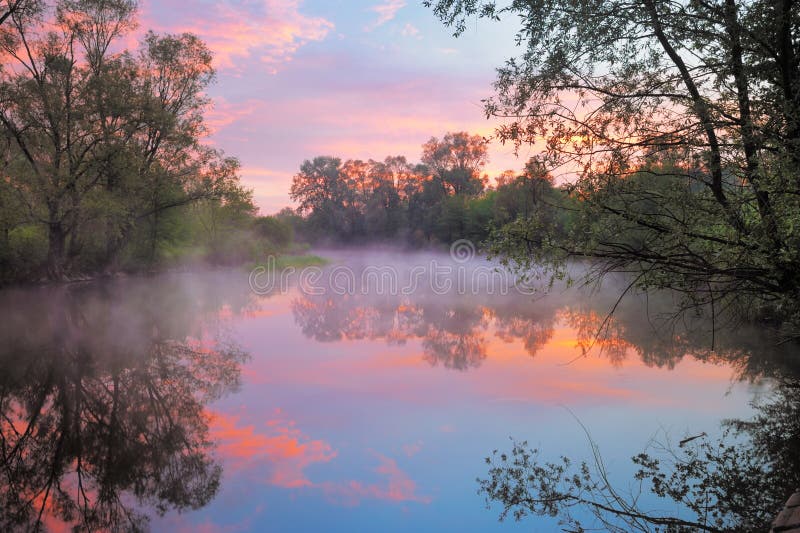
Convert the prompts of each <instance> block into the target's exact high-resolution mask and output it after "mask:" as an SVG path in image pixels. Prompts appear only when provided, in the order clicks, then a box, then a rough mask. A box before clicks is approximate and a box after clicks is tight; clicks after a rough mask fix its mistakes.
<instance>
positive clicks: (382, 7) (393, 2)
mask: <svg viewBox="0 0 800 533" xmlns="http://www.w3.org/2000/svg"><path fill="white" fill-rule="evenodd" d="M405 5H406V3H405V1H404V0H387V1H386V2H384V3H382V4H378V5H376V6H372V7H371V8H369V10H370V11H373V12H375V13H377V14H378V18H377V19H375V21H373V22H372V23H371V24H369V25H368V26H367V27H366V28H364V30H365V31H372V30H374V29H375V28H377V27H379V26H383V25H384V24H386V23H387V22H389V21H390V20H392V19H393V18H394V17H395V16H396V15H397V12H398V11H400V10H401V9H402V8H404V7H405Z"/></svg>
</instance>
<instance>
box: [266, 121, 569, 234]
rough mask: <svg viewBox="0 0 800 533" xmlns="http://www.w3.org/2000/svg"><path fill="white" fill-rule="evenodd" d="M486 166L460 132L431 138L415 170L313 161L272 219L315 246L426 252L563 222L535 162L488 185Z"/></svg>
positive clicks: (478, 142)
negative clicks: (385, 245)
mask: <svg viewBox="0 0 800 533" xmlns="http://www.w3.org/2000/svg"><path fill="white" fill-rule="evenodd" d="M487 162H488V154H487V141H486V140H485V139H483V138H482V137H480V136H478V135H470V134H469V133H467V132H449V133H446V134H445V135H444V136H443V137H442V138H441V139H439V138H437V137H432V138H431V139H430V140H429V141H428V142H426V143H425V144H423V145H422V153H421V156H420V162H419V163H412V162H409V160H408V159H407V158H406V157H405V156H390V157H387V158H385V159H384V160H383V161H374V160H371V159H370V160H368V161H361V160H352V159H349V160H345V161H343V160H342V159H341V158H338V157H331V156H320V157H315V158H313V159H310V160H306V161H305V162H304V163H303V164H302V165H301V167H300V171H299V172H298V173H297V174H296V175H295V176H294V178H293V180H292V186H291V197H292V199H293V200H295V201H296V202H297V205H298V207H297V209H296V210H295V211H292V210H284V211H282V212H281V213H279V215H278V218H280V219H282V220H285V221H287V222H288V223H290V224H291V225H292V227H293V228H294V230H295V231H296V232H297V233H298V234H301V235H303V237H304V238H306V239H307V240H309V241H311V242H314V243H330V244H342V243H343V244H360V243H375V242H390V243H394V244H398V243H399V244H403V245H408V246H431V245H437V244H447V245H449V244H450V243H452V242H453V241H455V240H458V239H470V240H472V241H473V242H475V243H476V244H480V243H483V242H486V241H488V240H489V238H490V236H491V234H492V231H493V230H494V229H497V228H501V227H504V226H505V225H507V224H509V223H510V222H512V221H514V220H516V219H518V218H528V217H530V216H532V214H533V212H534V211H538V212H541V213H544V212H547V213H549V215H550V216H551V217H555V218H557V217H559V216H564V214H565V212H562V213H561V214H560V215H559V214H558V213H557V212H556V210H555V209H554V207H556V206H558V205H560V203H561V202H562V201H563V200H564V198H565V196H564V195H563V194H562V193H561V191H560V190H559V189H558V188H556V187H555V185H554V182H553V178H552V176H551V175H550V174H549V173H548V172H547V171H546V170H545V168H544V167H543V165H542V164H541V162H539V161H538V160H537V159H535V158H534V159H531V160H530V161H529V162H528V164H527V165H526V166H525V168H524V170H523V171H522V172H519V173H515V172H513V171H510V170H509V171H506V172H503V173H502V174H501V175H499V176H496V178H495V180H494V183H493V184H490V183H489V178H488V176H487V175H486V174H485V173H483V170H484V167H485V165H486V163H487Z"/></svg>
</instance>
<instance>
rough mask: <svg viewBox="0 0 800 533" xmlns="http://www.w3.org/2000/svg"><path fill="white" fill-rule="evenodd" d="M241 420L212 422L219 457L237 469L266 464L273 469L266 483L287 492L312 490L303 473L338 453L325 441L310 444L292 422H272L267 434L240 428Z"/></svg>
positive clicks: (224, 418)
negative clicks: (284, 489)
mask: <svg viewBox="0 0 800 533" xmlns="http://www.w3.org/2000/svg"><path fill="white" fill-rule="evenodd" d="M237 422H238V417H228V416H225V415H221V414H217V415H214V416H213V418H212V436H213V438H214V439H215V440H217V441H219V447H218V450H219V453H220V454H222V455H223V456H224V457H225V458H227V459H228V460H230V461H231V462H232V463H233V464H234V465H238V466H244V465H248V464H250V463H251V462H253V461H263V462H267V463H269V465H270V466H271V473H270V476H269V479H268V480H267V481H268V482H269V483H270V484H272V485H276V486H279V487H285V488H297V487H306V486H311V485H312V483H311V481H309V480H308V479H307V478H306V476H305V473H304V470H305V469H306V468H307V467H308V466H309V465H311V464H314V463H326V462H328V461H330V460H331V459H333V458H334V457H336V452H335V451H334V450H333V449H332V448H331V446H330V445H329V444H328V443H327V442H325V441H322V440H311V439H309V438H308V437H306V436H304V435H303V434H302V433H301V432H300V430H298V429H297V428H295V427H294V423H293V422H291V421H290V422H285V421H282V420H271V421H269V422H268V423H267V424H266V426H267V429H266V430H265V431H264V432H258V431H256V428H255V427H254V426H252V425H249V426H237Z"/></svg>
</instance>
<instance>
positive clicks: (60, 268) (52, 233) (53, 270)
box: [47, 222, 66, 280]
mask: <svg viewBox="0 0 800 533" xmlns="http://www.w3.org/2000/svg"><path fill="white" fill-rule="evenodd" d="M65 243H66V233H65V232H64V227H63V226H62V224H61V222H50V224H49V226H48V247H47V277H48V278H50V279H53V280H59V279H64V249H65Z"/></svg>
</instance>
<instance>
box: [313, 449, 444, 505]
mask: <svg viewBox="0 0 800 533" xmlns="http://www.w3.org/2000/svg"><path fill="white" fill-rule="evenodd" d="M375 455H376V456H377V458H378V461H379V464H378V466H377V467H376V468H375V469H374V472H375V473H377V474H378V475H380V476H381V477H382V478H383V480H382V482H381V483H363V482H361V481H355V480H352V481H347V482H344V483H332V482H325V483H320V484H319V487H320V488H322V490H323V492H324V493H325V494H326V495H327V496H328V498H329V499H330V500H332V501H334V502H336V503H341V504H344V505H351V506H352V505H358V504H359V503H360V502H361V500H362V499H375V500H386V501H393V502H417V503H426V504H427V503H430V502H431V501H432V498H431V497H429V496H423V495H420V494H417V484H416V482H415V481H414V480H413V479H411V478H410V477H409V476H408V474H406V473H405V472H403V471H402V470H401V469H400V467H398V466H397V462H396V461H395V460H394V459H392V458H391V457H385V456H383V455H380V454H375Z"/></svg>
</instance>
